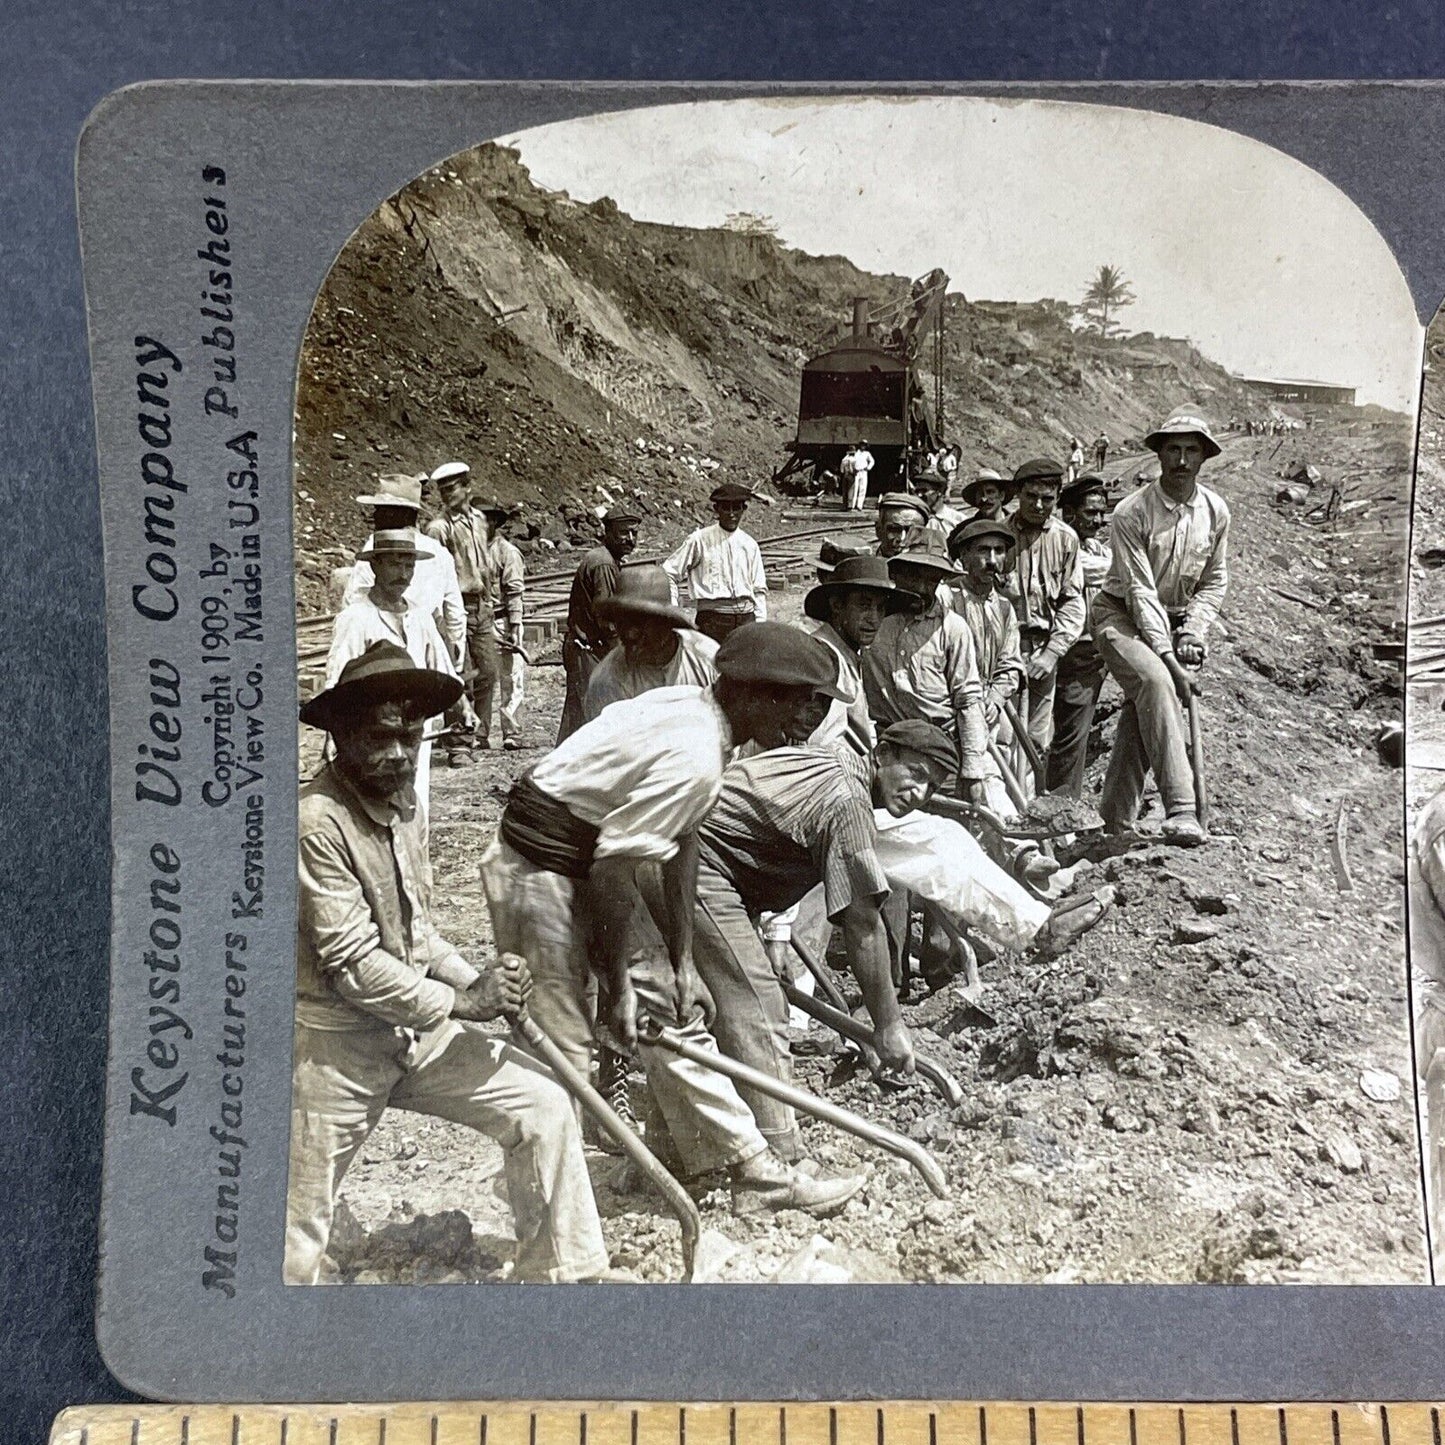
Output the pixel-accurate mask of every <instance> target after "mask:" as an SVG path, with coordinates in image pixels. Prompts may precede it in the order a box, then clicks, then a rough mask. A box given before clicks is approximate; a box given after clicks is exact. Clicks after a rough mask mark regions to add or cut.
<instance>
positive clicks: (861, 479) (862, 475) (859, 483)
mask: <svg viewBox="0 0 1445 1445" xmlns="http://www.w3.org/2000/svg"><path fill="white" fill-rule="evenodd" d="M867 500H868V473H867V472H854V473H853V475H852V476H851V477H850V478H849V479H848V510H849V511H850V512H861V511H862V510H863V503H864V502H866V501H867Z"/></svg>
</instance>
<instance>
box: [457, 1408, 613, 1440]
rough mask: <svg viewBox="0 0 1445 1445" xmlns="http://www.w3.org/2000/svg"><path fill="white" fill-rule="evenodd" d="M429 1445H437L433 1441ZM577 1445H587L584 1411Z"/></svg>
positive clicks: (579, 1426)
mask: <svg viewBox="0 0 1445 1445" xmlns="http://www.w3.org/2000/svg"><path fill="white" fill-rule="evenodd" d="M431 1445H437V1442H436V1441H435V1440H433V1441H432V1442H431ZM577 1445H587V1412H586V1410H584V1411H583V1412H582V1414H581V1415H580V1416H579V1417H578V1420H577Z"/></svg>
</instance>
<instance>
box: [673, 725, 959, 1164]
mask: <svg viewBox="0 0 1445 1445" xmlns="http://www.w3.org/2000/svg"><path fill="white" fill-rule="evenodd" d="M955 756H956V755H955V751H954V746H953V742H952V740H951V739H950V738H948V737H947V736H946V735H945V734H944V733H943V732H942V731H940V730H939V729H938V728H935V727H932V726H931V725H929V724H926V723H922V722H918V721H914V722H908V723H899V724H896V725H894V726H892V727H890V728H887V729H885V730H884V731H883V733H882V735H881V736H880V737H879V740H878V745H877V748H876V749H875V751H874V752H873V753H871V754H869V755H866V756H864V755H860V754H857V753H854V752H852V751H851V750H850V749H848V748H818V747H813V746H808V747H784V748H777V749H774V750H772V751H770V752H765V753H761V754H759V755H757V756H756V757H751V758H744V759H741V760H739V761H737V762H734V763H732V764H731V765H730V766H729V767H728V769H727V771H726V773H724V775H723V784H722V792H721V795H720V796H719V798H718V800H717V804H716V806H715V807H714V808H713V809H712V811H711V812H710V813H709V814H708V816H707V817H706V819H704V821H703V824H702V827H701V829H700V830H699V841H700V854H701V857H700V861H699V864H698V894H697V966H698V971H699V973H701V974H702V977H703V981H704V982H705V983H706V984H707V986H708V989H709V991H710V992H711V994H712V997H713V1002H714V1004H715V1005H716V1009H717V1016H716V1018H715V1019H714V1021H713V1033H714V1034H715V1035H716V1037H717V1041H718V1043H719V1044H720V1045H721V1047H722V1050H723V1052H724V1053H726V1054H730V1055H731V1056H732V1057H733V1058H735V1059H738V1060H739V1061H740V1062H742V1063H745V1064H750V1065H751V1066H752V1067H753V1068H756V1069H759V1070H761V1071H763V1072H764V1073H768V1074H771V1075H772V1076H773V1077H774V1078H776V1079H779V1080H781V1081H782V1082H784V1083H789V1082H791V1077H792V1066H791V1056H790V1051H789V1044H788V1002H787V997H786V995H785V994H784V993H783V990H782V987H781V985H780V984H779V982H778V978H777V975H776V973H775V971H774V968H773V964H772V962H771V960H770V959H769V956H768V953H767V950H766V949H765V948H764V946H763V943H762V941H761V940H760V939H759V937H758V932H757V927H756V924H757V920H758V917H759V915H760V914H762V913H764V912H769V913H783V912H786V911H787V910H790V909H792V908H794V907H796V906H797V904H798V903H800V902H801V900H802V899H803V898H804V896H805V895H806V894H808V893H809V892H810V891H811V890H812V889H814V888H816V887H817V886H818V885H819V884H822V885H823V888H824V892H825V897H826V901H825V909H826V913H827V917H828V919H829V921H830V922H831V923H833V924H835V925H836V926H837V927H839V928H840V929H841V930H842V933H843V940H844V945H845V947H846V949H847V955H848V964H849V967H850V968H851V969H852V971H853V974H854V976H855V977H856V978H857V980H858V984H859V987H860V988H861V989H862V991H863V1000H864V1003H865V1004H866V1006H867V1008H868V1013H869V1017H870V1018H871V1019H872V1021H873V1030H874V1035H873V1041H874V1048H875V1050H876V1052H877V1054H878V1057H879V1059H880V1060H881V1062H882V1063H883V1064H884V1066H885V1067H887V1068H891V1069H896V1070H899V1071H901V1072H903V1073H911V1072H912V1071H913V1066H914V1059H913V1042H912V1040H911V1039H910V1037H909V1034H908V1029H907V1027H906V1026H905V1025H904V1023H903V1019H902V1015H901V1014H900V1013H899V1008H898V996H897V994H896V993H895V992H894V990H893V986H892V977H891V970H890V964H889V952H888V939H887V933H886V930H885V928H884V924H883V915H882V911H881V910H882V906H883V903H884V901H885V900H886V899H887V897H888V894H889V883H888V879H887V876H886V875H885V873H884V871H883V868H882V865H881V864H880V863H879V861H878V857H877V852H876V841H877V828H876V825H875V823H874V817H873V810H874V808H875V807H877V808H882V809H884V810H886V811H887V812H888V813H889V814H890V815H892V816H894V817H902V816H904V815H905V814H908V813H911V812H913V811H914V810H915V809H918V808H920V807H922V806H923V804H924V803H925V802H927V801H928V799H929V797H930V796H931V795H932V793H933V791H934V789H936V788H938V787H939V786H941V785H942V784H943V783H944V782H945V781H946V780H947V778H948V777H949V776H950V775H951V774H952V771H953V767H954V762H955ZM739 1092H740V1093H741V1094H742V1096H743V1098H744V1099H745V1100H746V1102H747V1103H748V1105H749V1107H750V1108H751V1109H752V1111H753V1114H754V1116H755V1117H756V1119H757V1121H758V1124H759V1126H760V1127H761V1129H762V1131H763V1135H764V1137H765V1138H766V1139H767V1140H768V1142H769V1144H771V1145H772V1147H773V1149H774V1150H775V1151H776V1152H777V1153H778V1154H780V1155H781V1156H782V1157H783V1158H784V1159H786V1160H789V1161H797V1160H798V1159H800V1158H801V1156H802V1142H801V1139H800V1137H799V1135H798V1127H797V1120H796V1119H795V1117H794V1115H793V1111H792V1109H791V1108H789V1107H788V1106H787V1105H785V1104H782V1103H780V1102H779V1101H778V1100H776V1099H774V1098H772V1097H771V1096H769V1095H766V1094H761V1093H758V1092H757V1091H755V1090H752V1089H748V1088H740V1089H739Z"/></svg>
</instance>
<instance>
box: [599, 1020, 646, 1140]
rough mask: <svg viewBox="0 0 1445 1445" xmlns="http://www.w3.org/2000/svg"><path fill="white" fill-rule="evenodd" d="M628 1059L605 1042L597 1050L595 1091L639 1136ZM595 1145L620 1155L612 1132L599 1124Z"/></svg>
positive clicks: (640, 1127)
mask: <svg viewBox="0 0 1445 1445" xmlns="http://www.w3.org/2000/svg"><path fill="white" fill-rule="evenodd" d="M631 1067H632V1066H631V1061H630V1060H629V1059H628V1058H627V1056H626V1055H625V1054H619V1053H618V1052H617V1051H616V1050H615V1049H609V1048H608V1047H607V1046H606V1045H605V1044H604V1045H603V1046H602V1047H601V1048H600V1049H598V1051H597V1092H598V1093H599V1094H601V1095H602V1097H603V1098H604V1099H606V1100H607V1102H608V1104H609V1105H611V1107H612V1112H613V1113H614V1114H616V1115H617V1117H618V1118H619V1119H621V1120H622V1122H623V1123H624V1124H626V1125H627V1127H628V1128H629V1129H631V1130H632V1132H633V1133H634V1134H636V1135H638V1136H639V1137H641V1136H642V1133H643V1130H642V1122H641V1120H639V1119H638V1117H637V1110H636V1109H634V1108H633V1107H632V1090H631V1087H630V1086H629V1084H628V1074H629V1073H630V1072H631ZM597 1147H598V1148H599V1149H601V1150H602V1152H603V1153H604V1154H621V1153H622V1145H620V1144H619V1143H618V1142H617V1140H616V1139H614V1138H613V1137H612V1135H611V1134H609V1133H608V1132H607V1130H606V1129H603V1128H601V1127H600V1126H599V1128H598V1130H597Z"/></svg>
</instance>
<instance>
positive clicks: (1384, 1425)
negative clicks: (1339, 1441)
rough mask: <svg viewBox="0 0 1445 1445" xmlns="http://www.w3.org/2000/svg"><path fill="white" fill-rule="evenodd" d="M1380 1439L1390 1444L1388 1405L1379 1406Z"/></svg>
mask: <svg viewBox="0 0 1445 1445" xmlns="http://www.w3.org/2000/svg"><path fill="white" fill-rule="evenodd" d="M1281 1413H1283V1412H1281ZM1380 1439H1381V1440H1383V1441H1384V1442H1385V1445H1390V1407H1389V1406H1388V1405H1381V1406H1380Z"/></svg>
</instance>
